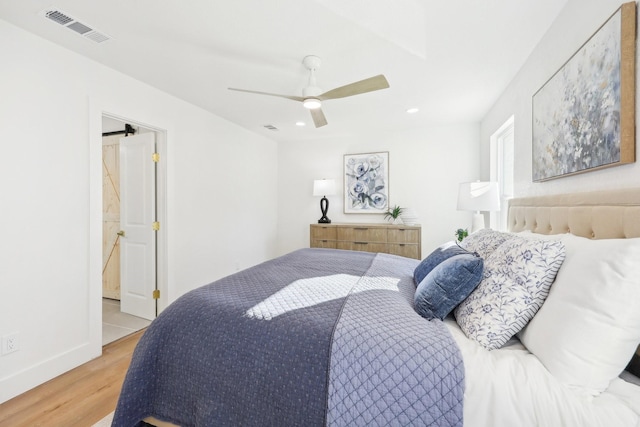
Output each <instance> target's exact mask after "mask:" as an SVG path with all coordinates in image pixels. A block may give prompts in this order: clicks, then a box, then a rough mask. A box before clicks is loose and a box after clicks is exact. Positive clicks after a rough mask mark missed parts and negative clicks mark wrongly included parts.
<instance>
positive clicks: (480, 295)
mask: <svg viewBox="0 0 640 427" xmlns="http://www.w3.org/2000/svg"><path fill="white" fill-rule="evenodd" d="M563 260H564V245H563V244H562V242H560V241H551V240H539V239H525V238H523V237H520V236H515V235H511V236H510V238H509V239H508V240H506V241H505V242H504V243H502V244H501V245H500V246H498V248H497V249H496V250H495V251H494V252H493V253H492V254H491V255H489V256H488V257H487V258H486V259H485V260H484V277H483V279H482V281H481V282H480V284H479V285H478V287H477V288H476V289H475V290H474V291H473V292H472V293H471V295H469V297H467V299H465V300H464V301H463V302H462V303H461V304H460V305H459V306H458V307H457V308H456V310H455V317H456V321H457V322H458V324H459V325H460V328H461V329H462V331H463V332H464V333H465V335H467V337H469V338H470V339H472V340H474V341H477V342H478V343H479V344H481V345H482V346H483V347H485V348H486V349H488V350H495V349H497V348H500V347H502V346H503V345H504V344H505V343H506V342H507V341H509V339H510V338H511V337H512V336H514V335H515V334H516V333H517V332H518V331H520V330H521V329H522V328H523V327H524V326H525V325H526V324H527V322H528V321H529V320H530V319H531V318H532V317H533V316H534V315H535V314H536V312H537V311H538V309H539V308H540V307H541V306H542V304H543V303H544V300H545V298H546V297H547V295H548V293H549V287H550V286H551V283H552V282H553V279H554V278H555V276H556V273H557V271H558V269H559V268H560V266H561V265H562V261H563Z"/></svg>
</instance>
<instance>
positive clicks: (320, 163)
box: [278, 124, 479, 257]
mask: <svg viewBox="0 0 640 427" xmlns="http://www.w3.org/2000/svg"><path fill="white" fill-rule="evenodd" d="M478 138H479V128H478V125H476V124H474V125H468V124H467V125H449V126H430V127H425V128H424V129H421V130H412V131H405V132H397V133H376V134H372V133H367V132H363V133H362V134H361V135H358V136H353V137H348V138H342V139H332V140H321V141H315V142H313V143H310V142H305V143H301V142H300V143H296V142H293V143H286V144H284V143H283V144H280V148H279V155H278V165H279V169H278V179H279V193H278V201H279V203H278V205H279V207H280V208H279V214H278V235H279V245H278V252H279V253H285V252H288V251H291V250H294V249H298V248H302V247H309V224H311V223H317V222H318V218H320V216H321V213H320V199H319V198H318V197H313V195H312V193H313V180H314V179H321V178H334V179H335V180H336V184H337V186H338V195H336V196H328V197H327V198H328V199H329V212H328V214H327V216H328V217H329V218H330V219H331V221H332V222H384V219H383V215H381V214H375V215H372V214H368V215H367V214H364V215H355V214H344V213H343V208H344V202H343V195H344V192H343V190H342V186H343V179H342V173H343V156H344V155H345V154H353V153H368V152H377V151H388V152H389V175H390V176H389V181H390V188H389V202H390V204H391V205H392V206H393V205H400V206H403V207H411V208H414V209H415V210H416V211H417V213H418V216H419V222H420V223H421V225H422V255H423V257H424V256H426V255H428V254H429V253H430V252H431V251H432V250H433V249H434V248H436V247H437V246H438V245H440V244H441V243H443V242H445V241H447V240H452V239H453V234H454V232H455V230H456V229H458V228H460V227H465V228H466V227H469V228H470V227H471V213H470V212H458V211H457V210H456V203H457V197H458V183H460V182H464V181H469V180H476V179H478V178H479V176H478V174H479V161H478V158H479V143H478Z"/></svg>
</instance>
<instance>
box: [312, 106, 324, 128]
mask: <svg viewBox="0 0 640 427" xmlns="http://www.w3.org/2000/svg"><path fill="white" fill-rule="evenodd" d="M309 111H310V112H311V118H312V119H313V124H314V125H316V127H317V128H319V127H322V126H325V125H326V124H327V119H326V117H325V116H324V113H323V112H322V108H314V109H313V110H309Z"/></svg>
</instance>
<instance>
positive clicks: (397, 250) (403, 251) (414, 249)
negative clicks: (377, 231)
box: [387, 243, 420, 259]
mask: <svg viewBox="0 0 640 427" xmlns="http://www.w3.org/2000/svg"><path fill="white" fill-rule="evenodd" d="M387 252H388V253H390V254H393V255H400V256H403V257H407V258H415V259H420V247H419V246H418V245H417V244H407V243H388V244H387Z"/></svg>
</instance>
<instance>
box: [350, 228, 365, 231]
mask: <svg viewBox="0 0 640 427" xmlns="http://www.w3.org/2000/svg"><path fill="white" fill-rule="evenodd" d="M353 229H354V230H360V231H367V230H368V228H357V227H354V228H353Z"/></svg>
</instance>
